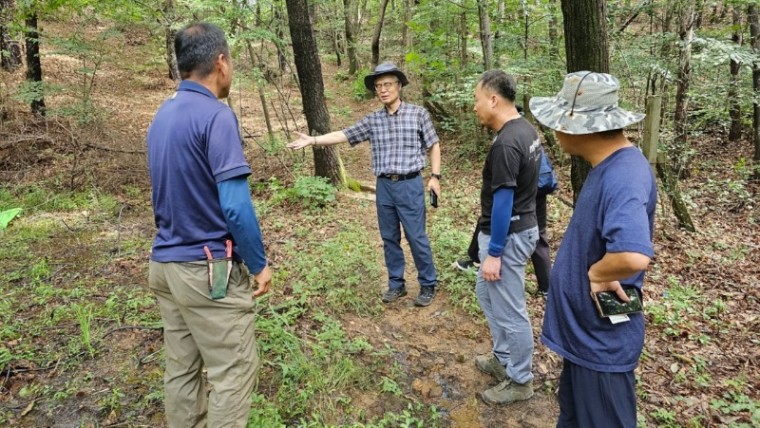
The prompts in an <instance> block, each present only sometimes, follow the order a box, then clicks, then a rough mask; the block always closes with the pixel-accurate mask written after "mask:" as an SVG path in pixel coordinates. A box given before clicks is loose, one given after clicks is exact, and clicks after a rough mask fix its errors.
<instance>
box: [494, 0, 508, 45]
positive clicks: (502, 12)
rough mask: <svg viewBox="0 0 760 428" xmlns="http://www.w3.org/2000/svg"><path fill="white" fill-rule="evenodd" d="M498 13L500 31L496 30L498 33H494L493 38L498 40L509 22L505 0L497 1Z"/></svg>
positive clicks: (497, 21)
mask: <svg viewBox="0 0 760 428" xmlns="http://www.w3.org/2000/svg"><path fill="white" fill-rule="evenodd" d="M496 13H497V15H496V23H497V24H498V25H497V27H498V29H497V30H496V33H494V35H493V38H494V39H495V40H498V39H499V38H500V37H501V29H502V28H504V25H505V23H506V22H507V2H506V1H505V0H497V5H496Z"/></svg>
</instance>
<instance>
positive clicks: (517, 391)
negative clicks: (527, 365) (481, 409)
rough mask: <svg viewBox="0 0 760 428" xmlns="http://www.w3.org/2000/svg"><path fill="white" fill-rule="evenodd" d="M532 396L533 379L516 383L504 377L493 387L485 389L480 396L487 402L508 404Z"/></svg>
mask: <svg viewBox="0 0 760 428" xmlns="http://www.w3.org/2000/svg"><path fill="white" fill-rule="evenodd" d="M532 396H533V381H528V382H526V383H522V384H520V383H516V382H513V381H512V379H505V380H503V381H501V383H499V384H498V385H496V386H494V387H493V388H489V389H486V390H485V391H484V392H483V394H481V395H480V398H482V399H483V401H485V402H486V403H488V404H509V403H514V402H515V401H522V400H527V399H528V398H530V397H532Z"/></svg>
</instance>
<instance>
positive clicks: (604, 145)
mask: <svg viewBox="0 0 760 428" xmlns="http://www.w3.org/2000/svg"><path fill="white" fill-rule="evenodd" d="M619 88H620V82H618V80H617V79H616V78H615V77H613V76H611V75H609V74H605V73H592V72H588V71H580V72H575V73H570V74H568V75H567V77H566V78H565V82H564V85H563V87H562V91H560V93H559V94H557V96H556V97H541V98H538V97H536V98H533V99H531V100H530V109H531V112H532V113H533V115H534V116H535V118H536V119H537V120H538V121H539V122H541V123H542V124H544V125H545V126H547V127H549V128H551V129H553V130H554V131H555V133H556V135H557V140H558V141H559V144H560V145H561V146H562V150H564V151H566V152H567V153H569V154H572V155H577V156H581V157H583V158H584V159H586V160H587V161H588V162H589V163H591V166H592V168H591V170H590V171H589V174H588V176H587V177H586V181H585V183H584V184H583V189H582V190H581V193H580V195H579V196H578V200H577V202H576V204H575V210H574V212H573V216H572V218H571V219H570V224H569V225H568V227H567V231H566V232H565V235H564V238H563V239H562V244H561V245H560V247H559V250H558V252H557V258H556V260H555V261H554V269H553V270H552V274H551V282H550V286H549V287H550V291H549V296H548V299H547V301H546V313H545V315H544V326H543V332H542V334H541V341H542V342H543V343H544V344H545V345H546V346H547V347H549V348H550V349H551V350H553V351H554V352H556V353H558V354H559V355H561V356H562V357H563V358H564V361H563V367H562V374H561V375H560V380H559V403H560V415H559V420H558V423H557V427H560V428H571V427H572V428H585V427H605V428H607V427H608V428H632V427H635V426H636V385H635V376H634V372H633V371H634V369H635V368H636V366H637V365H638V362H639V356H640V355H641V351H642V349H643V346H644V316H643V315H642V314H641V313H640V312H639V313H633V314H628V315H616V316H612V317H609V318H607V317H602V316H600V315H599V313H598V312H597V310H596V308H595V305H594V303H593V300H592V298H591V293H596V292H600V291H608V290H609V291H613V292H615V293H616V294H617V296H618V297H619V298H620V299H621V300H623V301H625V302H627V301H629V298H628V297H627V295H626V293H625V291H624V289H633V290H635V292H636V293H638V294H639V295H640V294H641V288H642V285H643V282H644V271H645V270H646V268H647V266H648V265H649V261H650V259H651V258H652V257H653V256H654V251H653V245H652V230H653V228H654V212H655V207H656V204H657V185H656V183H655V180H654V176H653V175H652V170H651V168H650V166H649V164H648V162H647V160H646V159H645V158H644V156H643V155H642V154H641V152H640V151H639V149H638V148H637V147H635V146H634V145H633V144H631V142H630V141H628V139H627V138H626V136H625V134H624V133H623V128H625V127H626V126H628V125H631V124H633V123H636V122H638V121H640V120H641V119H643V118H644V115H643V114H639V113H633V112H629V111H625V110H622V109H620V108H619V107H618V90H619ZM639 297H640V296H639Z"/></svg>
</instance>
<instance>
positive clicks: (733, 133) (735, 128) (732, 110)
mask: <svg viewBox="0 0 760 428" xmlns="http://www.w3.org/2000/svg"><path fill="white" fill-rule="evenodd" d="M731 15H732V18H733V19H732V22H733V27H734V31H733V35H732V36H731V40H733V42H734V43H736V44H737V45H739V46H741V45H742V42H743V40H742V35H743V34H742V29H741V26H742V17H741V9H739V7H737V6H734V8H733V11H732V14H731ZM739 70H741V63H740V62H739V61H737V60H735V59H734V58H733V57H732V58H731V83H730V84H729V87H728V102H729V106H728V116H729V117H730V118H731V126H730V128H729V132H728V140H729V141H736V140H738V139H740V138H741V136H742V111H741V106H740V104H739V100H738V96H737V92H738V89H739V85H740V83H739Z"/></svg>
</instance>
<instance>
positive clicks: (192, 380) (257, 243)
mask: <svg viewBox="0 0 760 428" xmlns="http://www.w3.org/2000/svg"><path fill="white" fill-rule="evenodd" d="M174 45H175V49H176V52H177V63H178V66H179V71H180V74H181V76H182V79H183V80H182V82H181V83H180V84H179V87H178V88H177V92H175V93H174V95H172V96H171V97H170V98H169V99H167V100H166V101H165V102H164V103H163V104H162V105H161V107H160V108H159V109H158V112H157V113H156V116H155V117H154V118H153V122H152V123H151V125H150V128H149V129H148V135H147V142H148V163H149V169H150V182H151V187H152V191H153V195H152V201H153V211H154V216H155V221H156V227H157V228H158V231H157V233H156V237H155V240H154V241H153V249H152V252H151V262H150V274H149V284H150V288H151V290H152V291H153V292H154V294H155V295H156V297H157V299H158V304H159V307H160V309H161V319H162V321H163V324H164V346H165V351H166V373H165V375H164V388H165V394H164V397H165V406H166V419H167V424H168V426H169V427H182V428H184V427H197V426H207V425H208V426H212V427H220V426H225V427H245V426H246V424H247V422H248V413H249V411H250V409H251V401H250V400H251V399H250V397H251V393H252V392H253V388H254V385H255V383H256V374H257V370H258V366H259V358H258V353H257V350H256V341H255V338H254V324H253V323H254V311H253V298H254V297H255V296H259V295H261V294H264V293H266V292H267V291H268V290H269V287H270V282H271V276H272V275H271V272H270V270H269V267H268V266H267V260H266V256H265V254H264V245H263V243H262V239H261V231H260V230H259V224H258V220H257V219H256V212H255V211H254V208H253V205H252V203H251V197H250V193H249V190H248V180H247V177H248V175H250V174H251V168H250V167H249V166H248V162H247V161H246V159H245V156H244V155H243V150H242V146H241V141H242V140H241V138H240V134H239V132H238V123H237V118H236V117H235V114H234V113H233V112H232V110H230V108H229V107H227V106H226V105H225V104H222V103H221V102H219V99H221V98H226V97H227V95H229V92H230V86H231V84H232V59H231V57H230V52H229V48H228V46H227V42H226V40H225V37H224V33H223V32H222V31H221V30H220V29H219V28H217V27H216V26H214V25H211V24H205V23H200V24H193V25H189V26H187V27H185V28H184V29H182V30H181V31H180V32H179V33H177V36H176V38H175V41H174ZM241 259H242V261H243V262H245V264H243V263H241ZM214 260H216V261H214ZM249 273H252V274H253V275H254V279H255V282H256V284H257V289H256V290H255V291H254V290H252V287H251V284H250V282H249V279H248V275H249ZM204 366H205V367H206V369H207V370H206V371H207V375H206V376H204V374H203V368H204ZM205 378H207V379H208V383H209V384H210V388H208V387H207V386H206V381H205ZM209 389H210V391H211V392H210V393H208V392H207V391H208V390H209Z"/></svg>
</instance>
